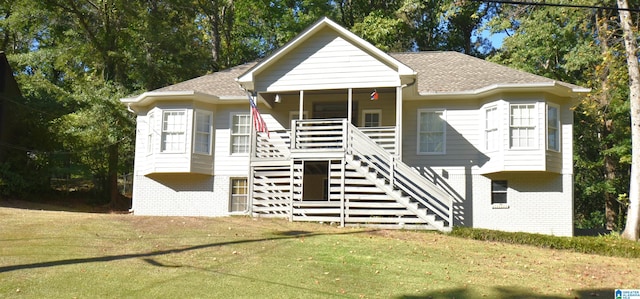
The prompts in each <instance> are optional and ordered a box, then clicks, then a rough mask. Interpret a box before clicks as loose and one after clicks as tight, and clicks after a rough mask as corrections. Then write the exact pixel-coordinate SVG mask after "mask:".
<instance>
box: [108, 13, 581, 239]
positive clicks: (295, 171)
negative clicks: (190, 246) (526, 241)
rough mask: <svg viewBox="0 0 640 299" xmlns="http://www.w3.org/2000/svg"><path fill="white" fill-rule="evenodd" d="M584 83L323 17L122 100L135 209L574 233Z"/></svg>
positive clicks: (154, 212) (140, 211)
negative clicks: (577, 120)
mask: <svg viewBox="0 0 640 299" xmlns="http://www.w3.org/2000/svg"><path fill="white" fill-rule="evenodd" d="M588 91H589V90H588V89H586V88H583V87H580V86H576V85H572V84H568V83H564V82H559V81H555V80H551V79H548V78H544V77H540V76H536V75H533V74H529V73H526V72H522V71H518V70H514V69H511V68H508V67H505V66H501V65H498V64H495V63H491V62H487V61H484V60H481V59H477V58H474V57H470V56H467V55H464V54H460V53H456V52H415V53H384V52H383V51H381V50H379V49H377V48H376V47H374V46H373V45H371V44H370V43H368V42H366V41H364V40H363V39H361V38H359V37H358V36H356V35H355V34H353V33H351V32H349V31H348V30H346V29H344V28H342V27H340V26H339V25H337V24H336V23H334V22H333V21H331V20H329V19H326V18H325V19H322V20H320V21H318V22H317V23H315V24H314V25H312V26H311V27H309V28H308V29H306V30H305V31H304V32H302V33H301V34H299V35H298V36H297V37H295V38H294V39H293V40H292V41H290V42H289V43H288V44H286V45H285V46H283V47H282V48H280V49H279V50H277V51H276V52H275V53H274V54H272V55H271V56H269V57H267V58H265V59H263V60H260V61H257V62H252V63H247V64H244V65H240V66H237V67H234V68H231V69H228V70H224V71H220V72H216V73H213V74H209V75H205V76H202V77H198V78H195V79H192V80H188V81H185V82H181V83H178V84H175V85H172V86H168V87H165V88H161V89H158V90H154V91H149V92H145V93H143V94H141V95H139V96H137V97H135V98H127V99H122V100H121V101H122V102H123V103H124V104H126V105H128V108H129V109H130V110H131V111H133V112H134V113H136V115H137V131H136V132H137V133H136V134H137V136H136V153H135V165H134V172H135V175H134V187H133V206H132V209H133V211H134V213H135V214H137V215H188V216H225V215H234V214H250V215H253V216H256V217H283V218H287V219H290V220H292V221H318V222H332V223H336V224H338V225H342V226H375V227H384V228H416V229H437V230H442V231H448V230H450V229H451V228H452V226H454V225H463V226H471V227H477V228H487V229H496V230H504V231H524V232H534V233H544V234H553V235H561V236H570V235H572V231H573V167H572V153H573V149H572V125H573V115H572V111H571V107H572V105H573V104H574V103H575V99H576V97H579V96H580V95H582V94H584V93H586V92H588ZM250 99H251V100H252V101H255V103H257V107H258V109H259V111H260V114H261V117H262V118H263V119H264V121H265V122H266V125H267V127H268V132H256V129H255V128H256V126H255V125H254V121H257V119H256V117H255V115H253V114H252V113H251V109H250V105H249V103H250V102H249V101H250Z"/></svg>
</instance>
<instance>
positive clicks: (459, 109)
mask: <svg viewBox="0 0 640 299" xmlns="http://www.w3.org/2000/svg"><path fill="white" fill-rule="evenodd" d="M419 109H444V110H446V121H447V128H446V142H447V144H446V153H445V154H444V155H418V154H417V143H418V137H417V136H418V127H417V123H418V119H417V117H418V113H417V111H418V110H419ZM403 111H404V115H403V118H402V120H403V128H402V133H403V141H404V144H403V161H404V162H405V163H407V164H408V165H411V166H416V167H421V166H430V167H472V166H481V165H483V164H484V163H486V162H487V161H488V158H487V156H485V155H484V154H482V152H481V151H480V150H479V148H478V144H480V132H479V131H478V126H479V125H480V119H479V117H478V106H477V104H475V103H471V102H456V103H455V104H452V103H451V102H449V103H447V102H446V101H437V102H436V101H432V102H417V101H416V102H413V101H411V102H405V103H404V105H403Z"/></svg>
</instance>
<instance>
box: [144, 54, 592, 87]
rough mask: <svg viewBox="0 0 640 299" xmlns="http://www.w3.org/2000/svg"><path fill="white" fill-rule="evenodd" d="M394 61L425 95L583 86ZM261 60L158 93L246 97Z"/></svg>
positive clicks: (482, 68) (488, 69)
mask: <svg viewBox="0 0 640 299" xmlns="http://www.w3.org/2000/svg"><path fill="white" fill-rule="evenodd" d="M389 55H390V56H392V57H393V58H395V59H397V60H398V61H400V62H402V63H403V64H405V65H406V66H408V67H410V68H411V69H413V70H414V71H415V72H416V73H417V82H416V83H417V87H418V92H419V93H421V94H435V93H464V92H473V91H477V90H479V89H483V88H488V87H491V86H495V85H518V84H524V85H527V84H553V83H557V84H560V85H563V86H566V87H568V88H571V89H575V88H577V89H581V87H580V86H577V85H573V84H569V83H564V82H560V81H555V80H552V79H548V78H545V77H542V76H537V75H534V74H530V73H527V72H524V71H519V70H516V69H512V68H509V67H506V66H503V65H499V64H497V63H493V62H489V61H486V60H482V59H479V58H475V57H472V56H469V55H465V54H462V53H458V52H450V51H449V52H435V51H434V52H411V53H392V54H389ZM257 63H258V61H254V62H249V63H245V64H243V65H239V66H235V67H233V68H230V69H227V70H223V71H219V72H216V73H212V74H208V75H204V76H201V77H197V78H194V79H191V80H187V81H184V82H181V83H177V84H174V85H170V86H167V87H163V88H160V89H157V90H155V91H195V92H200V93H204V94H210V95H214V96H218V97H236V96H237V97H241V96H245V93H244V91H242V90H241V89H240V87H239V85H238V83H236V81H235V79H236V78H237V77H239V76H241V75H242V74H243V73H244V72H246V71H247V70H249V69H251V68H252V67H253V66H255V65H256V64H257Z"/></svg>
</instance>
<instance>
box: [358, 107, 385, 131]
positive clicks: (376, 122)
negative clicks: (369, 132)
mask: <svg viewBox="0 0 640 299" xmlns="http://www.w3.org/2000/svg"><path fill="white" fill-rule="evenodd" d="M381 119H382V110H380V109H370V110H362V126H363V127H365V128H371V127H379V126H380V122H381Z"/></svg>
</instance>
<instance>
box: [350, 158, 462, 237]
mask: <svg viewBox="0 0 640 299" xmlns="http://www.w3.org/2000/svg"><path fill="white" fill-rule="evenodd" d="M345 161H346V162H347V164H348V165H350V166H351V167H353V168H354V169H355V170H356V171H357V172H358V173H359V174H361V175H362V176H363V177H365V178H366V179H367V180H368V181H369V182H371V183H372V184H374V185H375V186H376V187H377V188H379V189H380V190H382V191H384V192H385V194H387V195H388V196H390V197H392V198H393V199H394V200H395V201H396V202H398V203H399V204H401V205H403V206H404V207H405V208H406V209H407V210H409V211H411V212H412V213H414V215H416V217H418V218H420V219H422V220H423V221H424V222H425V223H427V224H428V225H429V226H431V227H432V229H436V230H439V231H442V232H450V231H451V226H450V225H449V226H448V225H446V224H445V221H443V220H439V219H437V217H436V215H434V214H430V213H429V211H428V209H426V208H422V207H420V204H419V203H418V202H417V201H415V200H413V199H412V198H411V197H410V196H406V195H403V194H402V191H401V190H400V189H398V188H395V187H394V186H393V185H391V184H390V183H389V182H388V181H386V180H385V179H382V178H379V177H378V174H377V173H376V172H375V170H374V171H373V172H372V171H369V168H368V167H367V166H363V165H362V163H361V162H360V161H358V160H355V159H354V158H353V156H352V155H346V157H345Z"/></svg>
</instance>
